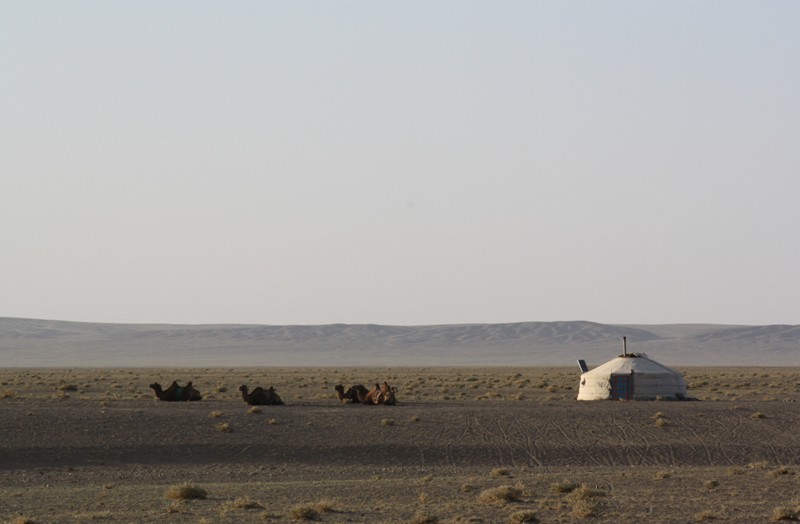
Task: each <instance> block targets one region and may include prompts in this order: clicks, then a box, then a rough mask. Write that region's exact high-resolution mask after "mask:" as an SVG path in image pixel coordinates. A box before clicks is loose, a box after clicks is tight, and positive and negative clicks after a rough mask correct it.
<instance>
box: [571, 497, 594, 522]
mask: <svg viewBox="0 0 800 524" xmlns="http://www.w3.org/2000/svg"><path fill="white" fill-rule="evenodd" d="M597 507H598V504H597V502H595V501H594V500H575V501H573V502H572V509H571V510H570V512H569V514H570V515H572V516H573V517H575V518H578V519H586V518H589V517H594V516H595V515H597Z"/></svg>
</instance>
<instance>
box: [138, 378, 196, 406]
mask: <svg viewBox="0 0 800 524" xmlns="http://www.w3.org/2000/svg"><path fill="white" fill-rule="evenodd" d="M150 387H151V388H152V389H153V391H155V392H156V398H157V399H158V400H164V401H167V402H181V401H185V400H203V396H202V395H201V394H200V392H199V391H197V390H196V389H194V387H192V382H191V381H189V382H187V383H186V385H185V386H179V385H178V382H176V381H173V382H172V384H170V386H169V387H168V388H167V389H165V390H162V389H161V384H159V383H158V382H153V383H152V384H150Z"/></svg>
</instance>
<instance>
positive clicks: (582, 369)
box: [578, 358, 589, 373]
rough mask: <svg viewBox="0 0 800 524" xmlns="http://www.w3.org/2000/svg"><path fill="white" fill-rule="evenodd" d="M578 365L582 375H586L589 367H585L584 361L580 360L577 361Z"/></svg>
mask: <svg viewBox="0 0 800 524" xmlns="http://www.w3.org/2000/svg"><path fill="white" fill-rule="evenodd" d="M578 365H579V366H580V367H581V371H582V372H583V373H586V372H587V371H589V366H587V365H586V361H585V360H583V359H582V358H579V359H578Z"/></svg>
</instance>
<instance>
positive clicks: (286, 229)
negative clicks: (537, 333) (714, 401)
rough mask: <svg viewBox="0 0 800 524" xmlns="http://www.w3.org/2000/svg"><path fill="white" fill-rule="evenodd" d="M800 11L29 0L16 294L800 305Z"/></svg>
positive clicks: (12, 254) (651, 307)
mask: <svg viewBox="0 0 800 524" xmlns="http://www.w3.org/2000/svg"><path fill="white" fill-rule="evenodd" d="M798 27H800V2H793V1H785V2H778V1H771V2H757V1H749V2H735V1H730V0H724V1H705V2H695V1H664V2H655V1H652V2H642V1H638V0H637V1H631V2H614V1H609V2H594V1H581V2H569V1H558V2H544V1H542V2H535V1H524V2H513V1H503V2H496V1H482V2H470V1H464V0H457V1H424V2H423V1H420V2H414V1H411V2H388V1H387V2H377V1H374V2H354V1H327V0H324V1H323V0H320V1H315V2H303V1H296V0H293V1H290V2H260V1H259V2H257V1H233V2H228V1H225V2H207V1H198V0H191V1H170V2H162V1H153V2H148V1H115V2H110V1H107V0H98V1H96V2H88V1H70V2H63V1H36V2H31V1H22V0H21V1H10V0H0V242H2V244H0V246H1V247H0V316H13V317H33V318H50V319H62V320H82V321H98V322H163V323H216V322H219V323H263V324H317V323H335V322H343V323H367V322H369V323H385V324H439V323H466V322H516V321H526V320H544V321H547V320H578V319H583V320H593V321H598V322H609V323H673V322H700V323H705V322H711V323H747V324H769V323H788V324H798V323H800V240H799V239H800V31H798Z"/></svg>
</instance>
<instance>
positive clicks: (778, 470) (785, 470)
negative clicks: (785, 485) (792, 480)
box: [768, 466, 792, 478]
mask: <svg viewBox="0 0 800 524" xmlns="http://www.w3.org/2000/svg"><path fill="white" fill-rule="evenodd" d="M768 474H769V476H770V477H773V478H777V477H780V476H781V475H791V474H792V471H791V470H790V469H789V468H787V467H786V466H781V467H779V468H776V469H773V470H772V471H770V472H769V473H768Z"/></svg>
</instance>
